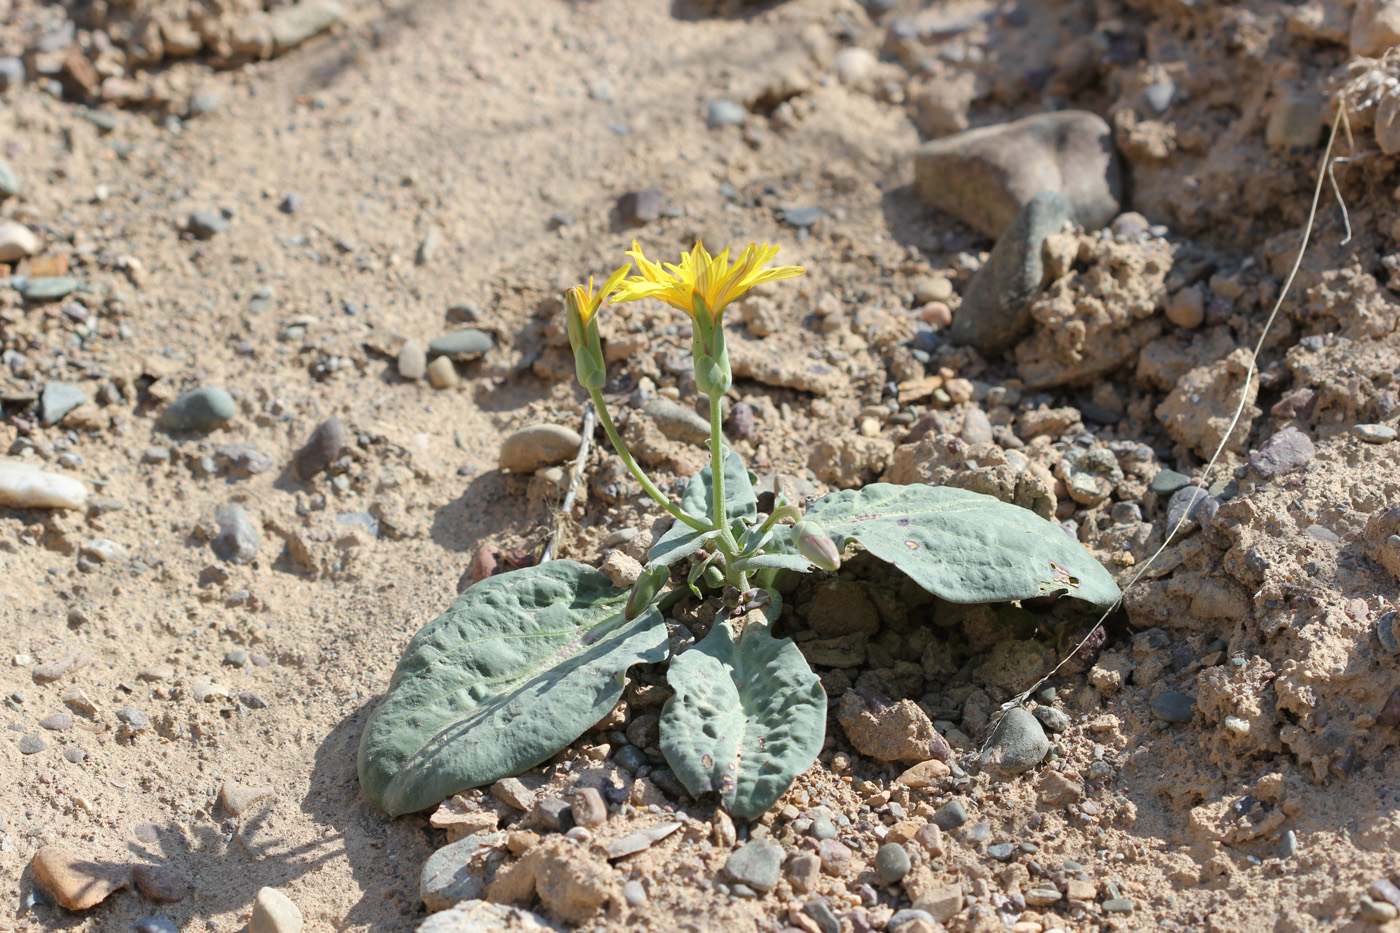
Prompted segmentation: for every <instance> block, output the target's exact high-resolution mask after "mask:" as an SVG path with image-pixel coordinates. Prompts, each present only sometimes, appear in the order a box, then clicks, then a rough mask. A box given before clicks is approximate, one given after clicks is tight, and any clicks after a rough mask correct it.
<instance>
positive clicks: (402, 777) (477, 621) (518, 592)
mask: <svg viewBox="0 0 1400 933" xmlns="http://www.w3.org/2000/svg"><path fill="white" fill-rule="evenodd" d="M627 595H628V591H627V590H623V589H618V588H617V587H615V586H613V585H612V584H611V583H610V582H609V581H608V578H607V577H605V576H604V575H603V574H601V573H599V572H598V571H596V570H594V569H593V568H592V567H586V566H584V565H583V564H578V563H574V562H573V561H566V560H556V561H549V562H548V563H545V564H541V565H540V566H537V567H529V568H526V569H523V570H516V571H512V572H511V573H504V574H501V575H500V576H495V577H489V578H487V579H485V580H482V581H481V582H480V583H477V584H476V585H475V586H473V587H472V588H471V589H469V590H468V591H467V592H466V594H465V595H463V596H462V598H461V599H459V600H457V602H456V603H455V604H453V606H452V608H451V609H449V610H447V612H445V613H443V614H442V615H440V616H438V617H437V618H436V619H434V620H433V621H432V622H429V623H428V624H427V625H426V626H424V627H423V630H422V631H420V632H419V633H418V634H417V635H415V636H414V637H413V640H412V641H410V642H409V644H408V647H407V648H406V649H405V650H404V655H403V658H402V659H401V660H400V661H399V665H398V667H397V668H396V669H395V671H394V676H393V679H392V680H391V681H390V682H389V690H388V692H387V693H386V694H385V696H384V699H383V700H381V701H380V703H379V706H378V707H377V708H376V709H375V710H374V713H373V715H371V716H370V719H369V723H368V724H367V725H366V726H365V731H364V734H363V735H362V736H361V738H360V755H359V771H360V785H361V787H363V788H364V792H365V796H366V797H368V798H369V800H370V802H371V803H373V804H374V805H375V806H377V807H379V808H380V809H382V810H385V811H386V812H388V813H389V814H390V815H391V816H398V815H399V814H401V813H411V812H413V811H415V810H422V809H425V808H427V807H431V806H433V805H434V804H437V803H439V802H441V801H443V800H445V799H447V798H448V797H450V796H452V795H453V794H456V793H460V792H461V791H463V790H465V789H467V788H468V787H477V786H480V785H482V784H489V783H491V782H492V781H496V780H499V779H500V778H503V777H509V776H511V775H514V774H519V773H520V772H522V771H525V770H526V769H528V768H532V767H534V766H535V765H537V764H539V763H540V762H542V761H544V760H546V759H547V758H549V757H550V756H551V755H553V754H554V753H555V752H557V751H559V750H560V749H561V748H564V747H565V746H567V745H568V744H569V743H570V742H572V741H574V739H576V738H578V737H579V736H580V735H582V734H583V733H584V732H585V731H586V730H587V729H588V728H589V727H590V726H592V725H594V724H595V723H596V722H598V720H600V719H602V718H603V716H605V715H606V714H607V713H608V711H609V710H611V709H612V708H613V707H614V706H615V705H616V704H617V701H618V700H619V699H620V698H621V696H622V689H623V680H624V675H625V673H626V671H627V669H628V668H629V667H631V666H632V665H634V664H639V663H642V662H647V663H656V662H659V661H663V660H665V658H666V654H667V650H668V649H667V644H666V625H665V622H664V621H663V620H662V618H661V614H660V613H659V612H658V611H657V610H656V609H655V607H653V608H650V609H648V610H647V611H646V612H644V613H642V614H641V615H640V616H638V617H637V618H636V619H634V620H633V621H631V622H627V621H625V620H624V618H623V607H624V606H625V605H626V602H627Z"/></svg>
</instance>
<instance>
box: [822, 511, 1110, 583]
mask: <svg viewBox="0 0 1400 933" xmlns="http://www.w3.org/2000/svg"><path fill="white" fill-rule="evenodd" d="M807 518H809V519H812V520H814V521H817V522H820V523H821V525H822V527H823V528H825V529H826V532H827V534H829V535H831V537H832V540H834V541H835V542H836V544H837V546H838V547H845V545H846V542H847V541H856V542H858V543H859V544H860V545H861V546H862V547H863V548H865V549H866V550H867V551H869V552H870V553H871V554H872V555H874V556H875V557H877V558H879V559H880V560H882V561H885V562H886V563H888V564H892V565H894V566H895V567H898V568H899V569H900V570H902V571H904V573H905V574H907V575H908V576H909V577H910V579H912V580H913V581H914V582H915V583H918V584H919V585H920V586H922V587H923V588H924V589H926V590H928V591H929V592H930V593H933V594H934V595H935V596H940V597H942V598H943V599H946V600H948V601H949V602H954V603H989V602H1004V601H1009V600H1013V599H1029V598H1031V597H1033V596H1046V595H1052V594H1057V593H1066V594H1068V595H1070V596H1077V597H1079V598H1080V599H1084V600H1088V601H1089V602H1091V603H1095V604H1097V605H1100V606H1106V605H1108V604H1110V603H1112V602H1113V601H1114V600H1116V599H1117V598H1118V595H1119V593H1118V585H1117V584H1116V583H1114V582H1113V577H1112V576H1110V575H1109V573H1108V571H1107V570H1105V569H1104V568H1103V565H1102V564H1100V563H1099V562H1098V561H1097V560H1095V559H1094V558H1093V556H1092V555H1091V554H1090V553H1089V552H1088V551H1086V550H1085V549H1084V547H1083V546H1082V545H1081V544H1079V542H1077V541H1075V540H1073V539H1072V538H1070V537H1069V536H1068V535H1067V534H1065V532H1064V531H1063V530H1062V529H1061V528H1060V527H1059V526H1058V525H1055V524H1052V523H1050V522H1048V521H1046V520H1045V519H1043V518H1041V517H1040V516H1038V515H1036V514H1035V513H1034V512H1031V511H1030V510H1028V509H1023V508H1020V507H1019V506H1015V505H1011V504H1009V503H1006V502H1002V501H1001V500H1000V499H996V498H993V497H992V496H986V495H983V494H981V493H976V492H968V491H967V490H965V489H952V488H949V487H947V486H922V485H915V486H895V485H892V484H890V483H873V484H871V485H869V486H866V487H865V488H864V489H847V490H843V491H841V492H837V493H833V494H832V495H829V496H827V497H826V498H824V499H821V500H819V501H817V502H814V503H812V505H811V506H809V507H808V509H807Z"/></svg>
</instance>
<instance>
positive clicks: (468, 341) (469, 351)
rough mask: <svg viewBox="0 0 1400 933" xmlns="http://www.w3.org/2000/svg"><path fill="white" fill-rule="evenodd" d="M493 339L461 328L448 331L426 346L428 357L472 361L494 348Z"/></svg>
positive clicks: (472, 330) (485, 334)
mask: <svg viewBox="0 0 1400 933" xmlns="http://www.w3.org/2000/svg"><path fill="white" fill-rule="evenodd" d="M495 343H496V341H495V339H494V338H492V336H491V335H490V334H488V333H487V332H486V331H484V330H478V329H477V328H475V327H463V328H461V329H460V330H453V331H448V332H447V333H445V334H443V335H442V336H441V337H439V338H437V339H436V340H434V341H433V342H432V343H430V344H428V356H430V357H438V356H450V357H451V358H452V359H454V360H460V361H463V362H465V361H467V360H474V359H476V358H477V357H479V356H481V355H482V354H483V353H485V352H486V351H487V350H490V349H491V348H492V347H493V346H495Z"/></svg>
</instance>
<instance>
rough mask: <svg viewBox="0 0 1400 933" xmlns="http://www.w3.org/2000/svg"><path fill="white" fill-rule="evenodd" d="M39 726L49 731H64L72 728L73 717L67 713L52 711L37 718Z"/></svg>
mask: <svg viewBox="0 0 1400 933" xmlns="http://www.w3.org/2000/svg"><path fill="white" fill-rule="evenodd" d="M39 726H40V728H43V729H48V730H49V731H50V732H65V731H67V730H68V729H71V728H73V717H72V715H70V714H68V713H54V714H53V715H51V716H45V717H44V718H43V719H41V720H39Z"/></svg>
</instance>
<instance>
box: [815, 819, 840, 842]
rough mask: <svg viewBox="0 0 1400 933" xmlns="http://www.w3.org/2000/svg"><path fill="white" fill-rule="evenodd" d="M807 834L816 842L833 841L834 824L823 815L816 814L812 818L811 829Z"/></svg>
mask: <svg viewBox="0 0 1400 933" xmlns="http://www.w3.org/2000/svg"><path fill="white" fill-rule="evenodd" d="M808 834H809V835H810V836H811V837H812V838H813V839H815V840H817V841H818V842H820V841H821V840H823V839H835V838H836V824H835V823H834V822H832V819H831V817H830V816H827V815H826V814H825V813H821V814H818V815H817V816H815V817H813V818H812V828H811V829H809V830H808Z"/></svg>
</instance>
